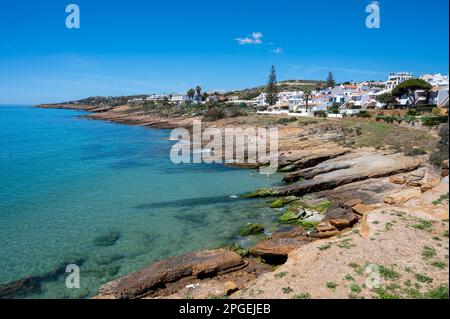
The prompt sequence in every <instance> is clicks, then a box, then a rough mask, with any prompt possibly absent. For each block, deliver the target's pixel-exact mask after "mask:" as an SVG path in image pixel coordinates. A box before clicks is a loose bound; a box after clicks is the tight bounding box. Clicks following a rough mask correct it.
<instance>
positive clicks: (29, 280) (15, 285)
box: [0, 259, 85, 299]
mask: <svg viewBox="0 0 450 319" xmlns="http://www.w3.org/2000/svg"><path fill="white" fill-rule="evenodd" d="M84 262H85V260H84V259H69V260H67V261H66V262H63V263H61V264H59V265H58V266H56V267H55V268H54V269H53V270H52V271H50V272H48V273H45V274H42V275H38V276H29V277H26V278H23V279H19V280H17V281H14V282H10V283H6V284H2V285H0V299H6V298H16V297H25V296H27V295H30V294H35V293H40V292H41V287H42V284H43V283H45V282H51V281H55V280H57V279H58V278H59V277H60V276H61V275H63V274H66V267H67V265H69V264H75V265H78V266H82V265H83V264H84Z"/></svg>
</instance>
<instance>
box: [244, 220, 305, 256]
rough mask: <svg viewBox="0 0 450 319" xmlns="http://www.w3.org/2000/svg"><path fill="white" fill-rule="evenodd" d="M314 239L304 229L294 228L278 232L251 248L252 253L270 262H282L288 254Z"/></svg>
mask: <svg viewBox="0 0 450 319" xmlns="http://www.w3.org/2000/svg"><path fill="white" fill-rule="evenodd" d="M312 240H313V239H311V238H308V237H306V236H305V233H304V231H302V230H300V229H298V230H292V231H287V232H276V233H274V234H273V235H272V237H271V238H269V239H266V240H263V241H261V242H259V243H258V244H257V245H256V246H255V247H253V248H252V249H251V250H250V254H251V255H253V256H256V257H261V258H262V259H263V260H264V261H265V262H267V263H269V264H282V263H284V262H285V261H286V259H287V256H288V254H289V253H290V252H291V251H292V250H294V249H296V248H299V247H301V246H303V245H305V244H307V243H309V242H311V241H312Z"/></svg>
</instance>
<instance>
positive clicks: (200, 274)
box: [113, 249, 246, 299]
mask: <svg viewBox="0 0 450 319" xmlns="http://www.w3.org/2000/svg"><path fill="white" fill-rule="evenodd" d="M245 265H246V263H245V262H244V261H243V260H242V258H241V257H240V256H239V255H238V254H237V253H235V252H232V251H229V250H226V249H218V250H206V251H199V252H192V253H187V254H183V255H178V256H174V257H170V258H167V259H164V260H161V261H157V262H155V263H153V264H152V265H150V266H149V267H147V268H144V269H142V270H140V271H138V272H136V273H133V274H131V275H129V276H127V277H124V278H122V279H120V280H119V281H118V282H117V284H116V285H115V287H114V288H113V290H114V295H115V297H116V298H120V299H125V298H139V297H143V296H145V295H147V294H150V293H152V292H154V291H156V290H158V289H160V288H163V287H164V286H165V284H167V283H173V282H176V281H178V280H181V279H183V278H186V277H197V278H207V277H213V276H215V275H219V274H223V273H227V272H230V271H234V270H237V269H240V268H242V267H244V266H245Z"/></svg>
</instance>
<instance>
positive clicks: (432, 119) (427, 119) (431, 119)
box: [421, 115, 448, 126]
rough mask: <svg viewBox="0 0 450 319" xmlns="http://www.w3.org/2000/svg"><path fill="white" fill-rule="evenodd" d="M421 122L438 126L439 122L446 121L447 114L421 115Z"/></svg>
mask: <svg viewBox="0 0 450 319" xmlns="http://www.w3.org/2000/svg"><path fill="white" fill-rule="evenodd" d="M421 120H422V124H423V125H425V126H438V125H440V124H441V123H447V122H448V115H445V116H423V117H422V118H421Z"/></svg>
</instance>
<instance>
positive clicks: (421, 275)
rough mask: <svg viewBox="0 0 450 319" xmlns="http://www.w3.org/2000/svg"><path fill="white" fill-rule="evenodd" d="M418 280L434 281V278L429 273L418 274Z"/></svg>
mask: <svg viewBox="0 0 450 319" xmlns="http://www.w3.org/2000/svg"><path fill="white" fill-rule="evenodd" d="M416 280H417V281H418V282H422V283H432V282H433V278H431V277H429V276H427V275H424V274H417V275H416Z"/></svg>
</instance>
